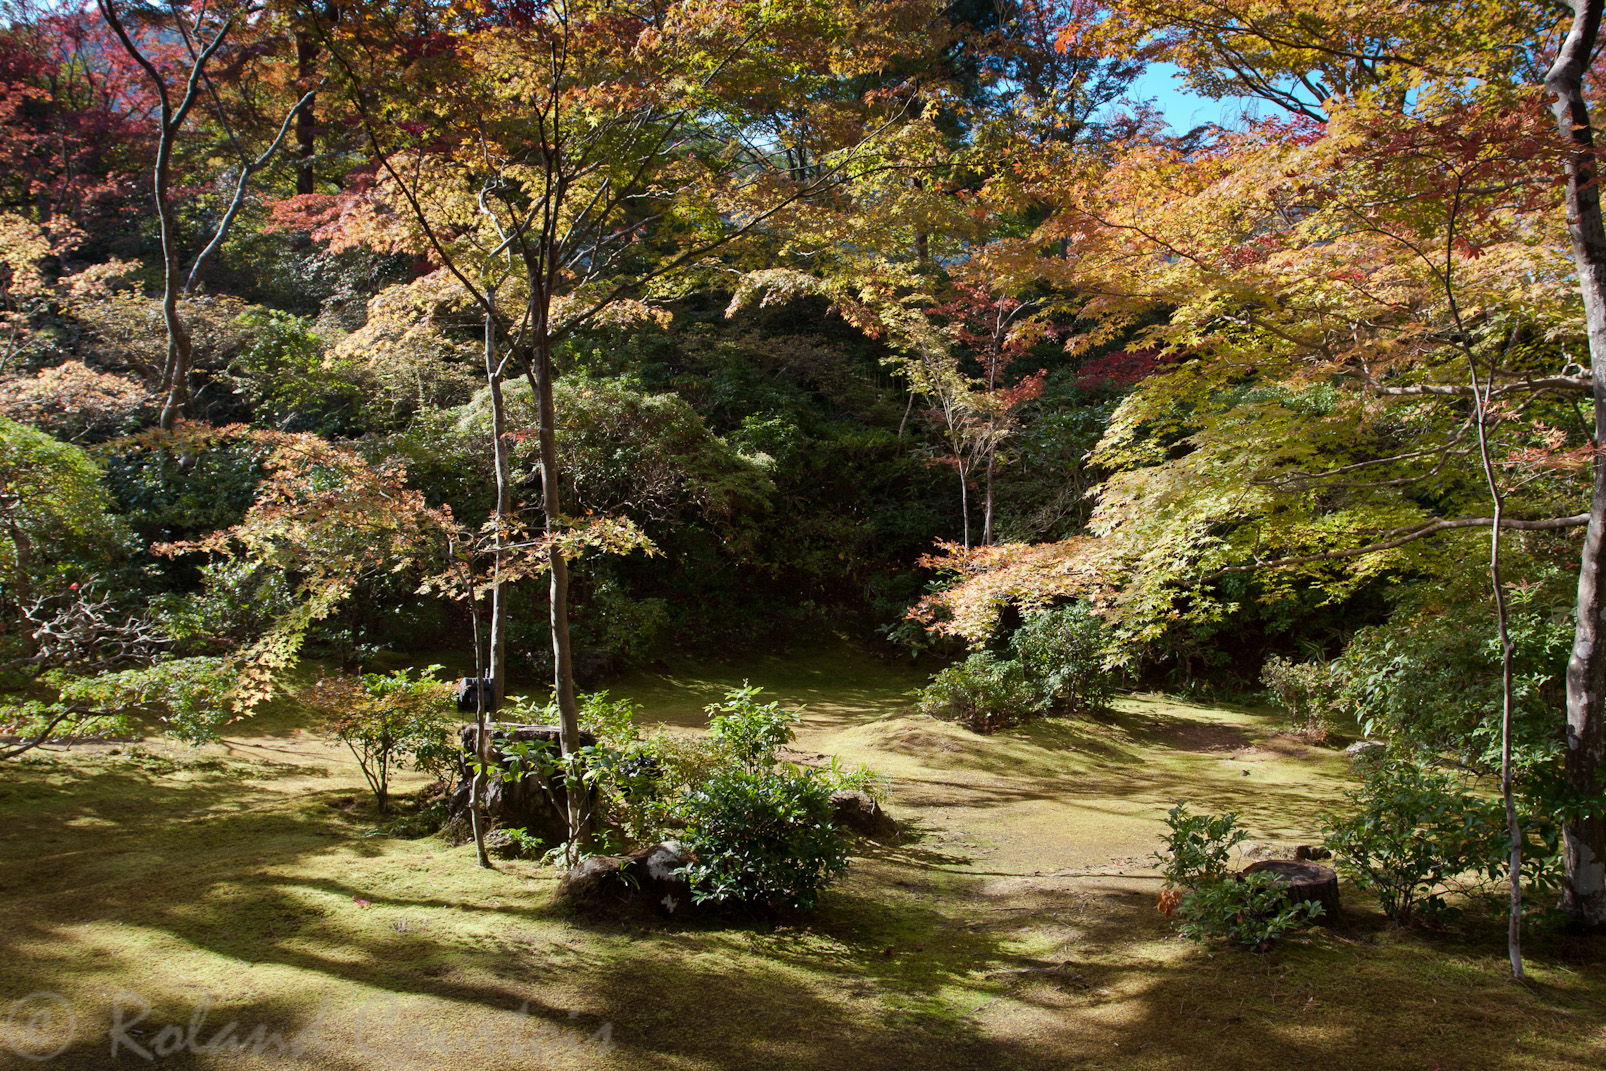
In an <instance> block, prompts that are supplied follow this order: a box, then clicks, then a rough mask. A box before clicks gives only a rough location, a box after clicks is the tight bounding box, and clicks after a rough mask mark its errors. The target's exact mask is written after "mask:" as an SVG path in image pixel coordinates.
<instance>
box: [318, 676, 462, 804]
mask: <svg viewBox="0 0 1606 1071" xmlns="http://www.w3.org/2000/svg"><path fill="white" fill-rule="evenodd" d="M439 668H440V667H439V666H430V667H429V669H427V670H425V673H429V672H433V671H434V670H437V669H439ZM411 673H412V671H411V670H409V669H400V670H397V671H396V672H394V673H364V674H363V675H362V676H360V677H350V676H341V677H333V678H325V679H324V680H320V681H319V682H318V683H317V684H315V685H313V686H312V688H311V689H309V690H308V691H307V692H305V693H303V694H302V701H303V702H305V703H306V704H307V705H308V706H309V707H311V708H312V709H314V710H318V711H321V712H323V713H324V714H325V715H326V716H327V717H328V721H327V723H326V726H325V731H326V732H327V734H328V736H329V738H330V739H331V740H338V741H340V742H341V743H343V744H345V745H346V746H347V747H348V748H350V749H351V753H352V755H353V756H355V758H356V759H357V765H358V766H360V767H361V768H362V773H363V777H365V778H366V779H367V781H368V787H369V789H371V790H372V791H373V794H374V802H375V803H376V804H377V805H378V807H379V813H380V814H384V813H385V812H386V810H387V809H388V807H389V802H390V775H391V772H392V771H393V770H396V769H408V768H411V769H415V770H421V771H423V772H425V773H429V774H433V775H434V776H436V777H437V778H444V777H445V776H447V774H448V773H449V771H450V768H451V766H452V764H453V763H454V762H455V761H456V758H457V746H456V742H455V741H454V740H453V739H452V730H453V728H455V727H456V725H457V719H456V714H455V712H454V711H453V709H452V703H451V686H450V685H447V684H445V683H443V682H441V681H436V680H431V679H430V678H428V677H426V676H420V677H418V678H416V679H415V678H413V677H412V676H411Z"/></svg>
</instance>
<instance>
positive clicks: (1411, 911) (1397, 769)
mask: <svg viewBox="0 0 1606 1071" xmlns="http://www.w3.org/2000/svg"><path fill="white" fill-rule="evenodd" d="M1346 795H1347V796H1348V797H1349V798H1350V800H1351V801H1352V802H1354V804H1355V805H1356V810H1355V812H1354V813H1353V814H1351V815H1349V816H1348V817H1345V818H1335V817H1333V816H1331V815H1329V816H1327V822H1326V824H1327V828H1328V835H1327V846H1328V847H1329V848H1330V849H1332V851H1333V854H1334V855H1335V856H1337V857H1338V859H1339V861H1340V863H1341V865H1342V866H1343V867H1344V869H1346V870H1348V871H1349V872H1350V873H1351V875H1352V876H1353V877H1354V879H1355V882H1356V884H1358V885H1360V886H1361V887H1362V888H1364V889H1366V890H1368V891H1370V892H1371V893H1372V894H1373V895H1374V896H1376V897H1377V900H1378V903H1379V904H1380V905H1381V906H1382V908H1383V913H1384V914H1386V915H1387V916H1388V917H1389V918H1390V919H1393V920H1394V921H1395V922H1397V923H1399V924H1400V925H1402V926H1403V925H1407V924H1408V923H1410V922H1411V920H1412V919H1413V918H1414V917H1416V916H1418V915H1421V914H1428V915H1433V916H1438V917H1443V916H1444V915H1445V914H1446V913H1447V910H1448V906H1447V904H1446V903H1445V900H1444V894H1445V893H1446V892H1447V891H1448V890H1449V886H1450V882H1451V880H1452V879H1453V878H1455V877H1456V876H1457V875H1460V874H1463V873H1465V872H1466V871H1468V870H1471V869H1474V868H1475V867H1476V865H1477V864H1478V863H1479V862H1480V861H1481V860H1486V859H1488V858H1489V857H1490V856H1491V854H1492V855H1493V856H1494V857H1495V858H1498V857H1499V855H1500V848H1499V847H1498V843H1496V844H1495V845H1491V844H1490V841H1491V838H1493V839H1494V840H1495V841H1496V842H1498V841H1501V840H1503V839H1504V836H1505V834H1504V828H1503V826H1504V821H1503V819H1500V820H1497V821H1495V822H1493V823H1491V820H1492V819H1494V817H1495V816H1494V815H1493V814H1492V813H1491V811H1490V809H1489V808H1488V806H1487V805H1486V803H1485V801H1482V800H1479V799H1477V798H1476V797H1474V796H1472V795H1471V794H1470V793H1468V792H1467V791H1466V790H1465V789H1464V788H1462V786H1461V784H1460V783H1459V782H1458V781H1457V780H1456V779H1455V778H1453V777H1451V776H1450V775H1449V774H1446V773H1443V772H1440V771H1438V770H1432V769H1427V768H1424V767H1423V766H1422V765H1421V764H1420V763H1418V762H1415V761H1412V760H1408V759H1392V760H1390V761H1386V762H1379V763H1376V764H1374V765H1373V766H1372V768H1371V769H1370V770H1369V771H1368V773H1367V776H1366V781H1365V784H1364V785H1363V786H1362V788H1361V789H1360V791H1358V792H1350V793H1346ZM1491 849H1492V850H1491Z"/></svg>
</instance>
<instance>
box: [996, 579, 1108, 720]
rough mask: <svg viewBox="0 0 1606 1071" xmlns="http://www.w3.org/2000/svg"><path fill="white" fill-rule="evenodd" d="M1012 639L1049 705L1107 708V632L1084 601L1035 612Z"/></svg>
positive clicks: (1058, 709) (1085, 710) (1066, 709)
mask: <svg viewBox="0 0 1606 1071" xmlns="http://www.w3.org/2000/svg"><path fill="white" fill-rule="evenodd" d="M1010 643H1011V645H1012V646H1013V647H1014V649H1015V655H1016V657H1017V658H1019V659H1020V664H1021V668H1022V670H1023V671H1024V672H1025V674H1026V679H1027V681H1028V682H1029V683H1030V684H1031V685H1032V687H1033V688H1034V689H1036V691H1037V698H1038V702H1039V704H1040V706H1042V707H1043V708H1044V709H1045V710H1047V711H1053V712H1055V713H1063V714H1097V713H1099V712H1101V711H1104V710H1107V709H1109V706H1110V698H1111V697H1112V696H1113V695H1114V688H1113V686H1112V682H1111V680H1110V674H1109V672H1108V671H1107V670H1106V669H1105V667H1104V659H1105V656H1106V654H1107V652H1108V648H1109V637H1108V634H1107V631H1106V629H1105V627H1104V622H1102V621H1100V620H1099V618H1098V617H1097V616H1095V615H1094V614H1093V612H1092V611H1091V610H1089V609H1088V607H1087V604H1086V603H1072V604H1071V605H1069V606H1064V607H1061V608H1060V609H1057V610H1046V611H1044V612H1042V613H1040V614H1037V615H1035V616H1034V617H1032V618H1031V619H1030V620H1028V621H1027V622H1026V624H1024V625H1023V626H1021V628H1020V629H1018V630H1017V631H1016V632H1015V635H1014V637H1013V638H1012V639H1011V641H1010Z"/></svg>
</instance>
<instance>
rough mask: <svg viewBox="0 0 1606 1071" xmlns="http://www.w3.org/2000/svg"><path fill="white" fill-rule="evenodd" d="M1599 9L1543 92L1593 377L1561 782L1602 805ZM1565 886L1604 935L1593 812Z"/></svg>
mask: <svg viewBox="0 0 1606 1071" xmlns="http://www.w3.org/2000/svg"><path fill="white" fill-rule="evenodd" d="M1601 6H1602V0H1573V3H1572V7H1573V22H1572V27H1571V29H1570V30H1569V32H1568V34H1567V37H1566V40H1565V41H1563V43H1562V46H1561V50H1560V52H1559V53H1558V54H1557V56H1556V62H1555V64H1554V65H1553V66H1552V67H1551V68H1550V71H1549V73H1548V74H1547V75H1546V77H1545V88H1546V89H1547V90H1549V92H1550V93H1551V95H1552V96H1553V97H1554V98H1555V100H1554V103H1553V105H1552V110H1553V111H1554V112H1555V115H1556V122H1557V124H1558V126H1559V127H1560V131H1561V136H1562V138H1563V139H1564V140H1565V141H1566V143H1567V147H1568V153H1567V156H1566V159H1565V169H1566V175H1567V192H1566V207H1567V231H1568V235H1569V237H1570V238H1571V240H1572V251H1573V263H1574V265H1575V267H1576V268H1577V271H1578V288H1579V292H1580V294H1581V295H1582V297H1583V301H1584V323H1585V328H1586V331H1587V333H1588V337H1589V365H1590V376H1591V378H1592V380H1593V381H1594V388H1595V436H1594V442H1595V447H1596V453H1595V460H1594V485H1593V488H1592V492H1591V498H1590V509H1589V527H1588V529H1587V531H1586V533H1585V536H1584V552H1583V561H1582V563H1581V565H1580V567H1579V571H1578V604H1577V626H1576V629H1577V631H1576V633H1575V635H1574V639H1573V652H1572V658H1571V659H1570V660H1569V661H1568V663H1567V751H1566V760H1565V777H1566V781H1567V787H1568V789H1569V790H1570V791H1571V792H1572V793H1573V795H1574V796H1575V797H1576V799H1577V800H1578V801H1579V802H1583V801H1592V800H1595V799H1598V798H1599V795H1600V789H1601V783H1600V774H1601V764H1602V761H1603V758H1606V733H1603V730H1602V724H1601V719H1602V715H1603V711H1602V693H1603V691H1606V636H1603V635H1602V620H1601V614H1602V611H1606V571H1603V570H1606V456H1603V455H1602V453H1601V449H1602V447H1606V228H1603V227H1602V223H1601V206H1600V188H1599V185H1598V181H1597V180H1598V175H1597V162H1596V158H1595V142H1594V131H1593V129H1592V127H1591V125H1590V117H1589V108H1588V105H1587V103H1586V101H1585V99H1584V84H1583V82H1584V74H1585V71H1586V70H1587V68H1588V66H1589V62H1590V56H1591V54H1592V53H1593V52H1594V49H1595V43H1596V38H1597V37H1598V35H1599V33H1600V20H1601ZM1562 835H1563V841H1564V844H1563V851H1564V858H1565V863H1566V879H1565V882H1564V885H1563V888H1562V896H1561V907H1562V910H1564V911H1565V912H1566V913H1567V915H1568V917H1569V919H1570V920H1571V922H1572V924H1573V925H1574V926H1576V927H1579V928H1581V929H1588V930H1599V929H1603V928H1606V816H1603V815H1602V814H1600V813H1599V811H1598V810H1596V809H1595V808H1594V807H1593V805H1586V806H1585V808H1584V809H1582V810H1581V811H1580V812H1579V813H1575V814H1574V815H1573V816H1572V817H1570V818H1569V819H1568V821H1567V822H1566V823H1565V824H1564V826H1563V828H1562Z"/></svg>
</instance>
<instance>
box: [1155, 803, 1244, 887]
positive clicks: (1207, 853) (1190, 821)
mask: <svg viewBox="0 0 1606 1071" xmlns="http://www.w3.org/2000/svg"><path fill="white" fill-rule="evenodd" d="M1165 823H1166V826H1167V827H1168V828H1169V830H1170V832H1168V833H1167V834H1166V835H1165V838H1164V840H1165V851H1163V852H1156V853H1155V855H1154V857H1155V858H1156V859H1158V860H1159V861H1160V869H1161V871H1162V873H1164V874H1165V883H1166V887H1167V888H1171V889H1196V888H1199V887H1200V886H1202V885H1208V884H1210V883H1212V882H1217V881H1220V880H1221V879H1222V878H1224V877H1226V876H1227V874H1228V873H1230V868H1231V853H1232V849H1233V848H1234V847H1235V846H1237V844H1238V843H1239V842H1240V841H1242V840H1243V839H1244V838H1245V837H1247V836H1249V831H1248V830H1247V829H1241V828H1239V827H1238V816H1237V815H1236V814H1234V813H1233V812H1231V811H1229V812H1227V813H1226V814H1223V815H1213V814H1189V813H1188V805H1187V804H1186V803H1179V804H1177V805H1176V806H1175V807H1173V808H1171V810H1170V811H1169V812H1168V813H1167V814H1166V819H1165Z"/></svg>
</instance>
